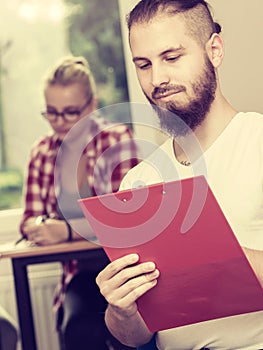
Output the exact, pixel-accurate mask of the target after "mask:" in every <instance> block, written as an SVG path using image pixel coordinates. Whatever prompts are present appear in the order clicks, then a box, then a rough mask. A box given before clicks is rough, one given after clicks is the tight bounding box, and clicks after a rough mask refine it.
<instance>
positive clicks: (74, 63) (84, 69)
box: [45, 56, 96, 97]
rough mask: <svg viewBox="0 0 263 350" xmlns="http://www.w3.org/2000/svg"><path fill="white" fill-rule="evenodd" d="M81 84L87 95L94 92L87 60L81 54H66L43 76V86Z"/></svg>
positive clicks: (94, 88)
mask: <svg viewBox="0 0 263 350" xmlns="http://www.w3.org/2000/svg"><path fill="white" fill-rule="evenodd" d="M75 83H78V84H81V85H82V86H83V87H84V88H85V90H86V95H87V97H91V96H93V95H94V94H95V92H96V87H95V81H94V77H93V74H92V72H91V70H90V67H89V63H88V61H87V60H86V59H85V58H84V57H82V56H77V57H75V56H66V57H63V58H62V59H60V60H59V61H58V62H57V63H56V64H55V66H54V67H52V69H51V71H50V72H49V73H48V75H47V76H46V78H45V87H48V86H50V85H62V86H68V85H72V84H75Z"/></svg>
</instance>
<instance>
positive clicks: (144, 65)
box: [137, 63, 151, 70]
mask: <svg viewBox="0 0 263 350" xmlns="http://www.w3.org/2000/svg"><path fill="white" fill-rule="evenodd" d="M150 66H151V65H150V63H141V64H138V65H137V68H138V69H141V70H145V69H148V68H149V67H150Z"/></svg>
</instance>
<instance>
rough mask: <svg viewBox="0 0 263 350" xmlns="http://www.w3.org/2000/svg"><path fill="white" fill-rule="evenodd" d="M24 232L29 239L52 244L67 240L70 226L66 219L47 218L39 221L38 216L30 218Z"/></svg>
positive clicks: (34, 241) (36, 242)
mask: <svg viewBox="0 0 263 350" xmlns="http://www.w3.org/2000/svg"><path fill="white" fill-rule="evenodd" d="M23 232H24V233H25V234H26V235H27V239H28V241H30V242H33V243H34V244H37V245H52V244H57V243H62V242H66V241H67V239H68V227H67V225H66V223H65V222H64V220H57V219H46V220H45V221H44V222H38V220H37V218H35V219H34V220H32V219H29V220H28V221H27V222H26V224H25V226H24V228H23Z"/></svg>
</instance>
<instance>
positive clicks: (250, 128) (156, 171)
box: [120, 113, 263, 350]
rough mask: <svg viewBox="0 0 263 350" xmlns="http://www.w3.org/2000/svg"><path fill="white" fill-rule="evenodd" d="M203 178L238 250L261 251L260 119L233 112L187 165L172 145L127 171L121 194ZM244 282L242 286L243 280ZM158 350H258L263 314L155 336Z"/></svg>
mask: <svg viewBox="0 0 263 350" xmlns="http://www.w3.org/2000/svg"><path fill="white" fill-rule="evenodd" d="M197 175H204V176H205V177H206V178H207V181H208V183H209V185H210V187H211V189H212V191H213V193H214V195H215V196H216V198H217V200H218V202H219V204H220V206H221V208H222V210H223V211H224V213H225V216H226V218H227V219H228V222H229V223H230V225H231V227H232V229H233V231H234V233H235V235H236V237H237V239H238V241H239V243H240V245H241V246H243V247H247V248H251V249H257V250H263V115H261V114H257V113H238V114H237V115H236V116H235V117H234V118H233V119H232V121H231V122H230V123H229V124H228V126H227V127H226V128H225V130H224V131H223V132H222V133H221V135H220V136H219V137H218V138H217V140H216V141H215V142H214V143H213V144H212V146H211V147H210V148H209V149H208V150H206V151H205V152H204V153H203V154H202V157H200V158H199V159H198V160H197V161H196V162H195V163H193V164H192V165H191V166H189V167H186V166H184V165H182V164H180V163H179V162H178V161H177V160H176V158H175V155H174V150H173V140H172V139H169V140H167V141H166V142H165V143H164V144H163V145H162V146H161V147H160V148H159V149H158V150H156V151H155V152H154V153H153V154H152V155H151V156H150V157H149V158H148V159H146V160H144V161H143V162H141V163H140V164H139V165H138V166H136V167H135V168H133V169H131V170H130V171H129V173H128V174H127V175H126V177H125V178H124V180H123V182H122V185H121V188H120V189H121V190H123V189H129V188H134V187H137V186H141V185H144V184H145V185H150V184H154V183H158V182H162V181H172V180H176V179H183V178H187V177H192V176H197ZM244 283H246V281H244ZM157 345H158V347H159V349H162V350H177V349H178V350H184V349H186V350H189V349H201V348H202V347H207V348H209V349H210V350H212V349H217V350H219V349H220V350H223V349H224V350H241V349H242V350H260V349H263V311H260V312H254V313H249V314H243V315H238V316H232V317H227V318H221V319H217V320H212V321H206V322H201V323H198V324H194V325H188V326H184V327H178V328H173V329H169V330H165V331H161V332H158V334H157Z"/></svg>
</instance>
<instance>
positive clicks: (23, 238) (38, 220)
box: [15, 215, 48, 245]
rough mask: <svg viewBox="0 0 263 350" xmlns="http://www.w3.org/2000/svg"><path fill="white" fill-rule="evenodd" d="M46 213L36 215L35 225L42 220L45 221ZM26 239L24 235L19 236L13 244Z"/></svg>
mask: <svg viewBox="0 0 263 350" xmlns="http://www.w3.org/2000/svg"><path fill="white" fill-rule="evenodd" d="M47 218H48V217H47V215H39V216H37V218H36V221H35V224H36V225H40V224H41V223H42V222H45V221H46V219H47ZM24 240H25V241H26V240H27V237H26V236H22V237H21V238H19V239H18V240H17V241H16V242H15V245H17V244H19V243H21V242H22V241H24Z"/></svg>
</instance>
